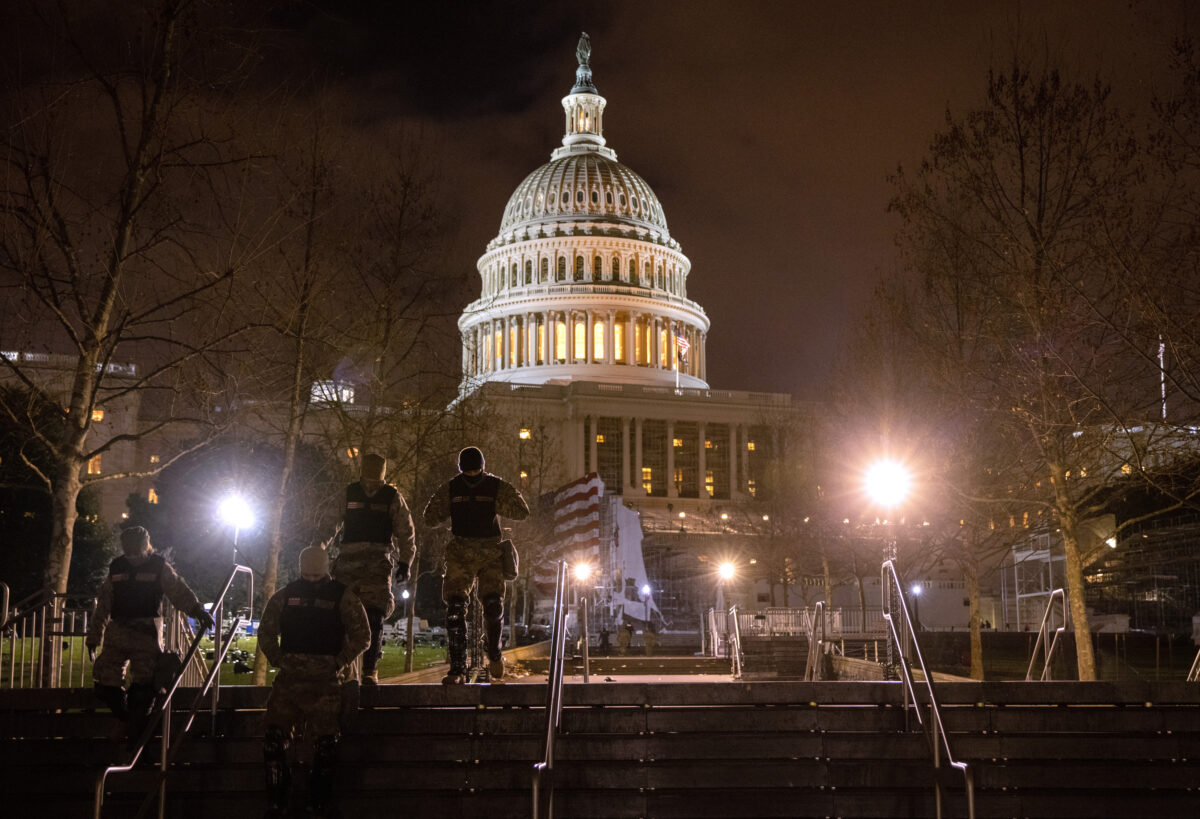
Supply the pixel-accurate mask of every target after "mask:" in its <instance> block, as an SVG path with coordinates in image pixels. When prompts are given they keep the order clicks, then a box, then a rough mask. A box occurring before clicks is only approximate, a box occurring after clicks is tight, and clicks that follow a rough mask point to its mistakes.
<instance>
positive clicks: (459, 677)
mask: <svg viewBox="0 0 1200 819" xmlns="http://www.w3.org/2000/svg"><path fill="white" fill-rule="evenodd" d="M466 676H467V673H466V672H465V671H463V670H462V669H461V668H453V667H452V668H451V669H450V670H449V671H448V672H446V676H444V677H442V685H462V684H463V682H464V681H465V679H466Z"/></svg>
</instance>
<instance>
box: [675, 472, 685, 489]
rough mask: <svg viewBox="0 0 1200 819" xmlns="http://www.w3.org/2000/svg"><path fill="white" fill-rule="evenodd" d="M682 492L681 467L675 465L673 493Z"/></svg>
mask: <svg viewBox="0 0 1200 819" xmlns="http://www.w3.org/2000/svg"><path fill="white" fill-rule="evenodd" d="M682 492H683V468H682V467H678V466H677V467H675V493H676V494H680V493H682Z"/></svg>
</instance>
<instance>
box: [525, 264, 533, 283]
mask: <svg viewBox="0 0 1200 819" xmlns="http://www.w3.org/2000/svg"><path fill="white" fill-rule="evenodd" d="M525 284H533V262H532V261H530V260H529V259H526V260H525Z"/></svg>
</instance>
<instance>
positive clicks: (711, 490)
mask: <svg viewBox="0 0 1200 819" xmlns="http://www.w3.org/2000/svg"><path fill="white" fill-rule="evenodd" d="M704 490H705V491H706V492H708V496H709V497H710V498H711V497H712V496H713V495H715V494H716V493H717V481H716V479H715V478H714V477H713V471H712V470H711V469H706V470H705V471H704Z"/></svg>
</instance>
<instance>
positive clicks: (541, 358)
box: [537, 324, 546, 364]
mask: <svg viewBox="0 0 1200 819" xmlns="http://www.w3.org/2000/svg"><path fill="white" fill-rule="evenodd" d="M537 337H538V341H537V360H538V364H545V363H546V352H545V351H546V325H545V324H539V325H538V328H537Z"/></svg>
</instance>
